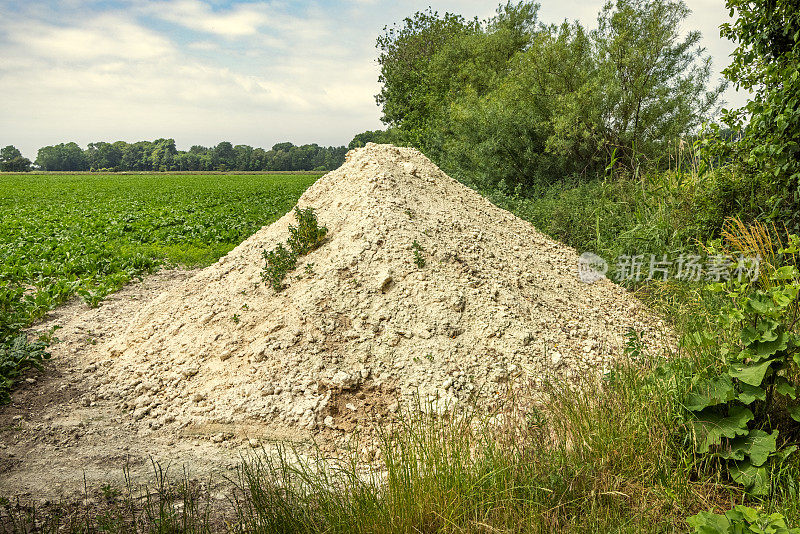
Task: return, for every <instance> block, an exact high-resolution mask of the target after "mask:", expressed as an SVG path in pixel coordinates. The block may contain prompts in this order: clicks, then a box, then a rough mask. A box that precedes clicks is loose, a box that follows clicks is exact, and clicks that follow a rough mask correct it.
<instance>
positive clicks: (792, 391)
mask: <svg viewBox="0 0 800 534" xmlns="http://www.w3.org/2000/svg"><path fill="white" fill-rule="evenodd" d="M775 392H776V393H779V394H781V395H783V396H784V397H789V398H790V399H796V398H797V388H796V387H795V386H793V385H792V383H791V382H789V381H788V380H787V379H786V377H783V376H779V377H778V379H777V380H776V381H775ZM762 400H763V399H762Z"/></svg>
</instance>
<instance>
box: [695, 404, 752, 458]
mask: <svg viewBox="0 0 800 534" xmlns="http://www.w3.org/2000/svg"><path fill="white" fill-rule="evenodd" d="M752 420H753V412H751V411H750V409H749V408H744V407H741V406H733V407H731V409H730V411H729V415H728V416H727V417H725V416H723V415H720V414H719V413H717V412H716V411H715V410H714V409H713V408H712V409H706V410H703V411H702V412H701V413H699V414H697V420H695V421H693V422H692V427H693V430H694V434H695V439H696V440H697V443H698V447H697V451H698V452H700V453H706V452H708V451H709V449H710V448H711V446H713V445H719V444H720V443H721V442H722V438H728V439H733V438H735V437H736V436H742V435H745V434H747V423H749V422H750V421H752Z"/></svg>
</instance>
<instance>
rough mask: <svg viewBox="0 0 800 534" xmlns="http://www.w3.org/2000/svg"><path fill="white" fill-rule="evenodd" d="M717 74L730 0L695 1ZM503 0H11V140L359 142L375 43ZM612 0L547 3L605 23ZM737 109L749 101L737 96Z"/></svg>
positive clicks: (0, 91)
mask: <svg viewBox="0 0 800 534" xmlns="http://www.w3.org/2000/svg"><path fill="white" fill-rule="evenodd" d="M686 2H687V4H688V6H689V8H690V9H692V11H693V12H692V14H691V15H690V16H689V18H688V20H687V21H686V27H685V28H682V30H684V31H688V30H695V29H696V30H700V31H701V32H702V34H703V41H702V45H703V46H704V47H705V48H706V49H707V51H708V53H709V54H710V55H711V56H712V58H713V64H714V80H715V81H716V80H720V79H721V76H720V74H719V71H720V70H721V69H722V68H723V67H725V66H726V65H727V64H728V62H729V58H728V56H729V54H730V53H731V51H732V50H733V45H732V44H731V43H729V42H728V41H727V40H724V39H722V38H720V37H719V25H720V24H721V23H723V22H725V21H726V20H727V19H728V13H727V10H726V9H725V8H724V2H722V0H686ZM498 3H499V1H498V0H492V1H479V0H461V1H449V0H448V1H435V0H427V1H425V0H421V1H417V0H396V1H390V0H351V1H345V0H316V1H314V0H305V1H297V2H288V1H281V0H276V1H262V2H236V1H230V0H227V1H222V0H117V1H112V0H102V1H91V0H61V1H42V2H39V1H35V0H0V146H6V145H8V144H13V145H15V146H16V147H17V148H19V149H20V150H21V151H22V152H23V154H24V155H25V156H27V157H29V158H31V159H34V158H35V157H36V151H37V150H38V148H40V147H42V146H45V145H51V144H56V143H61V142H67V141H75V142H77V143H78V144H80V145H81V146H85V145H86V144H88V143H90V142H94V141H116V140H120V139H121V140H125V141H138V140H143V139H156V138H160V137H165V138H174V139H175V141H176V143H177V146H178V148H179V149H184V150H185V149H188V148H189V147H190V146H192V145H196V144H199V145H206V146H208V145H215V144H217V143H218V142H219V141H222V140H227V141H231V142H232V143H234V144H249V145H252V146H262V147H267V148H268V147H271V146H272V145H273V144H275V143H277V142H282V141H291V142H293V143H295V144H304V143H318V144H320V145H346V144H347V143H348V142H349V141H350V140H351V139H352V137H353V135H355V134H356V133H358V132H362V131H364V130H372V129H377V128H381V127H382V124H381V122H380V110H379V108H378V107H377V105H376V104H375V99H374V95H375V94H376V93H377V92H378V90H379V84H378V64H377V61H376V57H377V51H376V49H375V40H376V38H377V37H378V35H379V34H380V33H381V31H382V29H383V28H384V27H385V26H387V25H391V24H393V23H395V22H399V21H401V20H402V19H403V18H404V17H406V16H410V15H411V14H413V13H414V12H416V11H418V10H422V9H425V8H426V7H428V6H429V5H430V6H431V7H433V8H434V9H435V10H438V11H439V12H445V11H450V12H456V13H460V14H463V15H465V16H469V17H472V16H476V15H477V16H478V17H479V18H481V19H484V18H487V17H489V16H491V15H492V14H494V12H495V9H496V8H497V5H498ZM602 4H603V0H591V1H588V0H541V10H540V17H539V18H540V20H541V21H542V22H546V23H555V22H560V21H563V20H564V19H569V20H579V21H580V22H581V23H583V24H584V25H585V26H586V27H589V28H593V27H594V26H595V21H596V18H597V13H598V11H599V10H600V9H601V7H602ZM724 98H725V100H726V101H727V102H728V107H738V106H740V105H742V104H743V103H744V102H745V100H746V97H745V96H744V95H742V94H738V93H736V92H735V91H734V90H733V89H728V91H727V92H726V93H725V95H724Z"/></svg>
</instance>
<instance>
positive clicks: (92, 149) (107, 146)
mask: <svg viewBox="0 0 800 534" xmlns="http://www.w3.org/2000/svg"><path fill="white" fill-rule="evenodd" d="M86 157H87V159H88V160H89V166H90V168H91V169H93V170H97V169H116V168H118V167H119V165H120V163H121V162H122V147H120V146H119V145H118V144H117V143H114V144H111V143H105V142H102V141H101V142H98V143H89V146H88V147H87V148H86Z"/></svg>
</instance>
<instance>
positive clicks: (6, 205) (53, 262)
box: [0, 174, 319, 396]
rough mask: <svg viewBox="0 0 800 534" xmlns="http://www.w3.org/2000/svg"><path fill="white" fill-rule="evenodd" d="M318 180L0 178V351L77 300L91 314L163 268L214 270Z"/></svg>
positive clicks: (288, 177) (264, 177) (305, 176)
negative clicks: (69, 301)
mask: <svg viewBox="0 0 800 534" xmlns="http://www.w3.org/2000/svg"><path fill="white" fill-rule="evenodd" d="M318 177H319V174H316V175H308V174H303V175H287V174H280V175H252V174H250V175H224V176H221V175H158V174H140V175H136V174H127V175H98V174H85V175H81V174H48V175H34V176H30V175H29V176H21V175H0V352H3V351H4V350H5V351H6V352H8V351H7V350H6V349H4V348H3V347H4V346H5V347H8V346H9V344H10V343H11V341H12V340H13V339H15V338H16V337H17V335H18V333H19V332H20V329H21V328H23V327H25V326H27V325H29V324H30V323H31V322H32V321H34V320H36V319H37V318H39V317H41V316H42V315H43V314H44V313H46V312H47V311H48V310H49V309H52V308H53V307H54V306H57V305H58V304H60V303H62V302H64V301H65V300H67V299H68V298H70V297H71V296H73V295H75V294H78V295H80V296H81V297H83V298H84V300H86V301H87V303H89V304H90V305H95V304H97V302H99V301H100V300H101V299H102V298H103V297H105V296H106V295H108V294H109V293H111V292H112V291H115V290H116V289H119V288H120V287H121V286H122V285H124V284H125V283H126V282H128V281H129V280H130V279H131V278H133V277H135V276H137V275H141V274H144V273H147V272H151V271H153V270H154V269H156V268H157V267H159V266H161V265H185V266H191V267H195V266H202V265H207V264H210V263H212V262H214V261H215V260H216V259H218V258H219V257H221V256H223V255H225V254H226V253H227V252H228V251H230V250H231V249H232V248H233V247H235V246H236V245H238V244H239V243H241V242H242V241H243V240H244V239H246V238H247V237H248V236H250V235H252V234H253V233H254V232H255V231H256V230H258V229H259V228H261V227H262V226H264V225H266V224H269V223H271V222H273V221H275V220H276V219H277V218H279V217H280V216H281V215H283V214H284V213H286V212H287V211H289V210H290V209H291V208H292V206H293V205H294V204H295V203H296V202H297V199H298V197H299V196H300V195H301V194H302V193H303V191H305V189H306V188H307V187H308V186H309V185H311V184H312V183H313V182H314V181H315V180H316V179H317V178H318ZM25 352H30V351H18V355H17V356H15V357H14V358H16V359H19V358H22V357H23V356H22V354H23V353H25ZM14 358H12V357H11V356H10V355H9V354H8V353H6V354H5V355H4V354H0V364H2V362H3V360H8V359H14ZM7 374H8V373H4V372H0V378H2V376H4V375H7ZM3 389H4V387H3V385H2V384H0V394H1V393H2V390H3ZM0 396H2V395H0Z"/></svg>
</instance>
